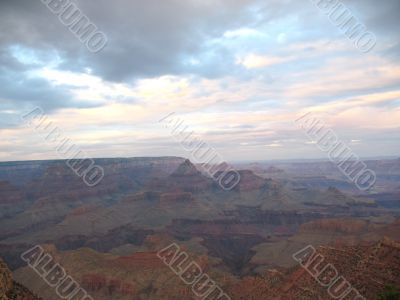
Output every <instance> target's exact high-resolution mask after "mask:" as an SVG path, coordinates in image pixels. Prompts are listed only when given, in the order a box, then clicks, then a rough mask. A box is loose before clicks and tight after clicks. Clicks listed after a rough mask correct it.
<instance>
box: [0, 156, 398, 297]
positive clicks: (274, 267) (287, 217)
mask: <svg viewBox="0 0 400 300" xmlns="http://www.w3.org/2000/svg"><path fill="white" fill-rule="evenodd" d="M96 163H97V164H98V165H101V166H102V167H103V168H104V170H105V177H104V179H103V180H102V181H101V183H100V184H99V185H97V186H95V187H88V186H86V185H85V184H84V183H83V181H82V180H81V178H79V177H77V176H76V175H75V174H74V173H73V172H72V171H71V170H70V169H69V168H68V167H67V166H66V164H65V162H63V161H43V162H16V163H0V216H1V217H0V257H2V258H3V259H4V260H5V261H6V263H7V264H8V265H9V267H10V269H11V270H12V271H13V273H14V277H15V279H16V280H17V281H18V282H21V283H22V284H24V285H25V286H27V287H28V288H29V289H30V290H31V291H33V292H34V293H36V294H38V295H39V296H41V297H42V298H43V299H58V298H57V295H56V294H55V293H54V291H52V289H48V288H46V286H47V285H46V283H44V282H43V280H41V278H39V277H38V276H37V275H36V274H35V273H34V272H33V271H32V270H31V269H30V268H28V267H27V266H26V263H25V262H24V261H22V259H21V258H20V255H21V253H22V252H24V251H26V250H27V249H29V248H31V247H32V246H34V245H37V244H40V245H44V246H45V247H46V249H48V251H49V252H50V253H51V254H52V256H53V257H55V258H56V260H57V262H59V263H60V264H61V265H62V266H63V267H64V268H65V269H66V271H68V274H70V275H71V276H72V277H73V278H74V279H75V280H76V281H77V282H79V283H80V284H81V286H82V287H84V288H85V289H86V290H87V291H88V292H89V294H90V295H91V296H93V297H94V299H127V300H128V299H182V298H184V299H195V296H194V295H193V293H192V291H191V289H190V287H189V286H187V285H185V284H184V283H183V282H182V281H181V280H180V278H179V277H178V276H176V275H175V274H174V273H173V272H172V271H171V270H170V269H169V268H168V267H167V266H165V265H164V264H163V263H162V261H161V260H160V259H159V258H158V257H157V255H156V254H157V252H158V251H159V250H160V249H162V248H164V247H166V246H167V245H170V244H171V243H176V244H177V245H179V246H180V247H181V248H182V249H183V250H184V251H185V252H186V253H187V254H188V256H190V258H191V259H192V260H193V261H196V263H198V264H199V265H201V267H202V270H203V271H204V272H206V273H207V274H208V275H209V276H210V277H211V278H212V279H213V280H214V281H216V282H218V284H219V285H220V286H221V287H222V288H224V290H225V291H229V295H230V297H231V298H232V299H280V297H281V298H282V299H283V298H285V299H328V298H326V290H324V289H321V288H320V287H318V286H317V285H315V282H314V281H313V278H311V277H310V276H308V275H307V273H306V272H304V270H303V271H302V269H301V268H300V267H299V266H298V264H297V262H296V261H294V260H293V258H292V255H293V254H294V253H295V252H297V251H298V250H299V249H301V248H303V247H305V246H307V245H313V246H314V247H316V248H317V247H319V248H318V249H320V251H321V253H322V252H323V253H324V255H326V257H327V258H328V257H329V259H332V261H333V262H334V264H335V266H336V264H337V265H338V266H337V268H338V270H339V269H340V271H341V272H343V274H344V275H346V278H347V276H348V280H350V279H351V280H353V282H354V284H355V285H356V286H357V288H358V287H359V288H360V289H362V291H363V292H365V296H366V297H367V296H368V297H367V299H377V297H378V296H377V295H378V294H379V293H380V292H381V290H382V289H383V288H384V287H385V285H386V284H393V285H398V284H399V283H398V281H397V280H396V278H394V277H393V276H392V275H393V274H397V273H396V272H397V270H398V269H397V267H398V264H399V261H398V260H397V258H398V252H397V250H393V252H390V253H389V252H387V249H389V248H390V247H389V246H388V245H397V244H396V241H400V221H399V220H400V218H399V217H400V213H399V209H400V205H398V204H399V203H400V199H399V198H398V195H399V193H398V185H397V186H396V184H395V183H394V182H395V181H396V180H397V179H398V178H400V177H398V176H399V174H398V173H397V169H396V168H394V167H392V168H390V169H387V170H388V173H387V174H386V173H385V168H387V167H388V164H391V165H392V166H393V165H394V166H397V161H391V162H389V163H387V162H375V161H372V162H369V163H371V164H373V165H374V166H375V167H376V168H377V172H378V173H379V174H381V175H382V178H384V180H383V179H380V180H381V181H379V185H378V189H377V190H376V191H371V192H370V193H367V194H366V193H356V192H354V191H352V189H350V188H348V186H347V185H349V184H350V185H351V183H348V182H346V181H344V179H343V178H341V177H340V176H337V174H336V173H335V172H334V171H332V166H331V165H330V164H329V163H325V162H320V163H316V162H313V163H309V164H307V163H299V164H288V163H281V164H276V165H271V164H267V163H255V164H248V165H240V167H239V174H240V177H241V180H240V182H239V184H238V185H237V186H236V187H235V188H234V189H233V190H231V191H225V190H223V189H221V187H219V185H218V183H217V182H215V181H214V180H213V179H212V178H209V177H208V176H207V175H206V174H204V173H201V170H198V169H197V167H196V166H195V165H194V164H192V163H191V162H190V161H189V160H186V159H184V158H178V157H162V158H132V159H128V158H127V159H98V160H96ZM331 171H332V172H331ZM389 171H390V172H389ZM321 178H322V179H321ZM324 178H325V179H326V181H324V180H325V179H324ZM321 180H323V181H321ZM383 191H384V192H383ZM374 247H375V248H374ZM376 247H378V248H379V249H383V250H382V251H381V250H379V251H378V250H377V252H376V253H375V252H374V251H375V250H374V251H373V250H371V249H377V248H376ZM394 249H397V248H396V247H395V248H394ZM371 251H372V252H371ZM341 253H347V254H346V255H342V254H341ZM385 253H389V254H390V255H392V256H390V257H391V258H390V259H388V260H385V258H384V256H385ZM364 254H365V255H366V254H368V255H369V256H374V255H375V256H376V257H375V258H374V260H368V259H367V257H365V256H364ZM352 255H355V256H356V257H357V260H352V259H350V257H352ZM360 255H361V257H359V256H360ZM346 262H347V264H348V265H346ZM386 266H387V267H388V268H390V270H391V271H390V272H391V273H390V272H389V273H384V275H382V276H384V277H382V278H381V277H379V276H381V274H378V273H379V268H386ZM365 268H367V269H368V270H369V271H371V272H373V273H368V274H369V275H371V276H373V277H374V278H376V280H378V278H379V280H378V282H375V283H373V282H370V281H369V280H367V279H366V277H363V276H355V275H354V274H356V273H357V272H358V271H360V272H361V270H364V269H365ZM375 273H376V275H375ZM390 274H392V275H390ZM307 276H308V277H310V278H308V277H307ZM5 282H6V281H5ZM6 284H7V283H6ZM360 292H361V290H360ZM268 295H272V296H273V297H272V296H271V297H272V298H269V297H268ZM274 297H275V298H274ZM324 297H325V298H324Z"/></svg>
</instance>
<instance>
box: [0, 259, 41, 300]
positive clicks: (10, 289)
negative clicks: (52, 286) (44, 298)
mask: <svg viewBox="0 0 400 300" xmlns="http://www.w3.org/2000/svg"><path fill="white" fill-rule="evenodd" d="M40 299H41V298H38V297H36V296H35V295H34V294H32V293H31V292H30V291H29V290H28V289H27V288H26V287H24V286H23V285H21V284H19V283H17V282H15V281H14V280H13V278H12V273H11V271H10V270H9V269H8V267H7V265H6V264H5V263H4V262H3V260H1V259H0V300H40Z"/></svg>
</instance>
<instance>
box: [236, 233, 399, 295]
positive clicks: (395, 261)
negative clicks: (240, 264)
mask: <svg viewBox="0 0 400 300" xmlns="http://www.w3.org/2000/svg"><path fill="white" fill-rule="evenodd" d="M317 253H319V254H321V255H322V256H323V257H324V262H323V263H322V264H321V266H317V267H318V269H322V268H323V267H324V266H326V265H327V264H328V263H330V264H332V265H333V266H334V267H335V268H336V269H337V271H338V274H339V276H343V277H344V278H345V279H346V280H347V281H348V282H349V283H350V284H351V285H352V287H353V288H356V289H357V291H359V292H360V294H361V295H362V296H363V297H365V299H371V300H372V299H378V295H379V294H380V293H381V292H382V291H383V290H384V289H385V286H387V285H393V286H400V244H399V243H396V242H394V241H392V240H389V239H383V240H382V241H380V242H378V243H375V244H369V245H357V246H346V247H337V248H336V247H335V248H333V247H319V248H317ZM327 289H328V288H327V287H322V286H321V285H319V284H318V283H317V281H316V280H315V279H314V278H312V277H311V275H310V274H309V273H308V272H307V271H306V270H305V269H303V268H302V267H300V266H296V267H294V268H292V269H290V270H287V271H286V274H285V275H284V276H283V277H282V276H281V275H280V276H278V277H276V278H275V279H274V280H270V279H268V278H267V277H266V276H258V277H246V278H244V279H242V280H241V281H240V282H238V283H237V284H234V285H232V287H231V293H230V294H231V295H232V300H234V299H260V300H262V299H265V300H267V299H276V300H279V299H287V300H292V299H293V300H295V299H332V298H331V297H330V295H329V294H328V291H327ZM249 296H251V297H254V298H248V297H249ZM353 296H354V295H353ZM344 299H353V298H351V297H348V296H346V297H345V298H344ZM354 299H355V298H354ZM360 299H361V298H360Z"/></svg>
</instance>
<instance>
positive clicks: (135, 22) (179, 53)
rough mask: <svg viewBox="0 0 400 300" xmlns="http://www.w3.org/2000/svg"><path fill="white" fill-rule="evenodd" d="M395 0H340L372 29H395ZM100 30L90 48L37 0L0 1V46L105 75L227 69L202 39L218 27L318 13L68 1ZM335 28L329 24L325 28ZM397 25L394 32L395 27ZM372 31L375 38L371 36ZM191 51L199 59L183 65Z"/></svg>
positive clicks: (250, 0)
mask: <svg viewBox="0 0 400 300" xmlns="http://www.w3.org/2000/svg"><path fill="white" fill-rule="evenodd" d="M399 2H400V1H398V0H396V1H395V0H386V1H385V5H380V6H378V8H377V5H376V4H375V5H374V3H375V1H372V0H369V1H351V0H348V1H344V3H345V4H346V5H349V6H351V7H352V9H353V10H354V11H356V12H358V13H359V15H361V16H362V18H361V19H362V21H365V22H367V23H368V25H371V27H373V29H376V30H378V31H379V30H380V29H382V30H383V31H386V30H392V31H393V32H398V29H399V24H400V22H399V18H398V16H397V13H398V11H399V9H398V8H399ZM76 3H77V5H78V7H79V8H80V9H81V10H82V12H83V13H84V14H86V15H87V16H88V17H89V18H90V20H91V21H92V22H93V23H94V24H95V25H96V26H98V27H99V30H101V31H103V32H104V33H105V34H106V35H107V37H108V39H109V43H108V45H107V47H106V48H105V49H104V50H103V51H101V53H97V54H93V53H90V52H89V51H87V49H86V48H85V47H84V45H82V44H80V42H79V41H78V40H77V39H76V38H75V37H74V36H73V34H72V33H71V32H69V30H68V29H67V28H65V27H64V26H63V25H62V24H61V23H60V22H59V20H58V19H57V17H56V16H54V15H53V14H52V13H51V12H50V11H49V10H48V9H47V7H46V6H45V5H43V4H42V3H41V1H39V0H35V1H27V0H8V1H7V0H3V1H1V4H0V26H1V33H0V43H1V44H0V45H1V46H3V47H4V45H10V44H22V45H24V46H27V47H32V48H39V49H53V48H54V49H56V50H57V51H59V54H60V56H61V57H62V59H63V63H62V64H61V68H63V69H66V70H73V71H78V72H79V71H83V70H84V69H85V68H91V69H92V70H93V72H94V74H96V75H99V76H100V77H102V78H103V79H106V80H111V81H124V80H130V79H134V78H140V77H151V76H160V75H165V74H182V73H196V74H200V75H204V76H210V77H215V76H223V75H226V74H227V73H229V74H230V73H231V71H232V64H233V57H232V54H231V53H228V52H227V51H226V49H224V46H223V45H214V46H207V45H206V44H205V42H206V41H209V40H211V39H213V38H218V37H220V36H221V35H222V34H223V33H224V32H225V31H226V30H231V29H236V28H239V27H241V26H249V25H250V26H251V25H252V24H255V23H258V24H259V23H263V22H268V21H270V20H273V19H279V18H280V17H283V16H287V15H290V14H294V15H296V16H298V17H299V21H300V22H303V23H304V24H308V25H307V26H311V25H312V26H313V27H317V26H316V25H317V24H312V22H311V21H310V19H311V18H310V15H317V14H319V12H318V11H317V10H316V8H315V7H314V6H313V4H312V3H311V1H293V0H292V1H260V0H219V1H200V0H186V1H181V0H163V1H159V0H147V1H139V0H134V1H132V0H115V1H108V0H97V1H76ZM334 30H335V29H334V28H332V31H334ZM396 30H397V31H396ZM378 38H379V37H378ZM191 58H196V59H198V60H200V61H201V63H200V64H199V65H191V64H190V63H189V61H190V59H191Z"/></svg>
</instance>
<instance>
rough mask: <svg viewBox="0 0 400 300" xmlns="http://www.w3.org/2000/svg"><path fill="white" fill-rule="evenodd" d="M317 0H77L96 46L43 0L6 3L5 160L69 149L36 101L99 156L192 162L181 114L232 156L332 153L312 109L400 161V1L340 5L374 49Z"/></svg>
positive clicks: (1, 71) (1, 104)
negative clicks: (179, 135)
mask: <svg viewBox="0 0 400 300" xmlns="http://www.w3.org/2000/svg"><path fill="white" fill-rule="evenodd" d="M60 1H61V0H60ZM65 1H67V2H68V3H69V2H70V1H69V0H65ZM324 1H325V0H324ZM43 2H45V1H43ZM314 2H315V1H311V0H263V1H258V0H212V1H211V0H146V1H138V0H113V1H109V0H85V1H83V0H79V1H73V3H75V4H76V6H77V7H78V8H79V9H80V11H81V12H82V13H83V14H84V15H86V16H87V17H88V18H89V19H90V21H91V22H92V23H93V24H95V25H96V26H97V28H98V30H99V31H101V32H102V33H104V35H105V36H106V37H107V40H108V42H107V44H106V46H105V47H104V48H103V49H102V50H101V51H99V52H97V53H93V52H91V51H89V50H88V48H87V47H86V46H85V44H84V43H82V42H81V41H80V40H79V39H78V38H77V37H76V36H75V35H74V34H73V33H72V32H71V31H70V30H69V28H68V27H66V26H65V25H64V24H62V22H60V20H59V18H58V16H57V15H55V14H54V13H53V12H52V11H51V10H50V9H49V8H48V7H47V6H46V5H45V4H43V3H42V1H39V0H1V1H0V137H1V138H0V161H13V160H36V159H40V160H41V159H57V158H63V157H60V155H59V153H57V151H55V150H54V147H53V146H52V145H51V144H49V143H48V142H46V140H45V139H44V138H43V135H41V134H40V133H38V132H37V130H35V129H34V128H32V127H30V126H27V124H26V123H25V122H23V120H22V119H21V116H22V115H24V114H27V113H29V112H30V111H32V110H33V109H35V108H36V107H39V108H40V109H41V110H43V111H44V112H45V114H46V116H48V119H49V120H51V121H52V122H53V124H56V125H57V127H58V128H59V129H60V131H61V132H62V134H63V136H65V137H68V138H69V139H71V140H72V141H73V142H74V143H75V144H76V145H78V146H79V148H80V149H82V150H83V151H84V152H85V153H87V155H88V156H91V157H136V156H184V157H189V156H190V155H189V153H187V152H186V151H185V150H184V149H183V148H182V147H181V146H180V144H179V141H177V140H176V139H174V138H173V136H172V134H171V130H170V129H168V128H166V127H165V126H163V125H162V124H161V123H160V122H159V120H160V119H162V118H164V117H165V116H167V115H169V114H171V113H174V115H175V116H177V117H179V119H180V120H183V121H184V123H185V124H186V125H187V126H188V128H190V130H191V131H193V133H194V135H195V136H196V137H197V138H198V139H200V140H202V141H204V142H206V143H207V144H208V145H210V147H213V148H214V149H216V151H218V153H219V154H220V155H221V156H222V157H223V158H224V159H225V160H227V161H238V160H241V161H243V160H272V159H312V158H325V157H326V153H323V152H321V151H320V150H319V149H318V147H316V145H315V142H313V141H310V139H309V138H308V137H307V136H306V134H305V133H304V131H302V130H301V128H299V127H298V126H296V124H295V123H294V121H295V120H296V119H297V118H299V117H300V116H302V115H304V114H305V113H307V112H317V113H318V115H319V116H320V117H321V118H322V119H323V121H324V123H326V124H327V126H329V128H332V130H334V132H335V133H336V134H337V136H338V137H339V138H340V140H341V141H343V142H345V143H346V144H348V145H349V147H351V149H352V150H353V151H354V152H355V153H356V154H357V155H359V156H360V157H376V156H398V155H399V149H400V35H399V32H400V18H399V13H400V0H382V1H379V2H377V1H376V0H345V1H341V2H340V3H342V5H344V7H346V8H348V9H349V10H350V11H351V13H352V16H354V17H355V18H356V19H357V20H358V21H359V22H360V23H361V24H363V25H365V28H366V30H368V32H371V33H372V34H373V35H374V36H375V37H376V46H375V47H374V48H373V49H372V50H371V51H369V52H367V53H365V52H363V51H360V49H358V48H357V47H356V45H355V44H354V42H353V41H351V40H350V39H349V38H348V37H347V36H346V35H345V34H344V32H343V31H342V30H340V28H338V26H336V25H335V24H333V23H332V22H331V21H330V19H329V16H327V15H326V14H325V13H324V11H323V10H321V9H320V8H318V7H317V6H316V5H315V3H314Z"/></svg>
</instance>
